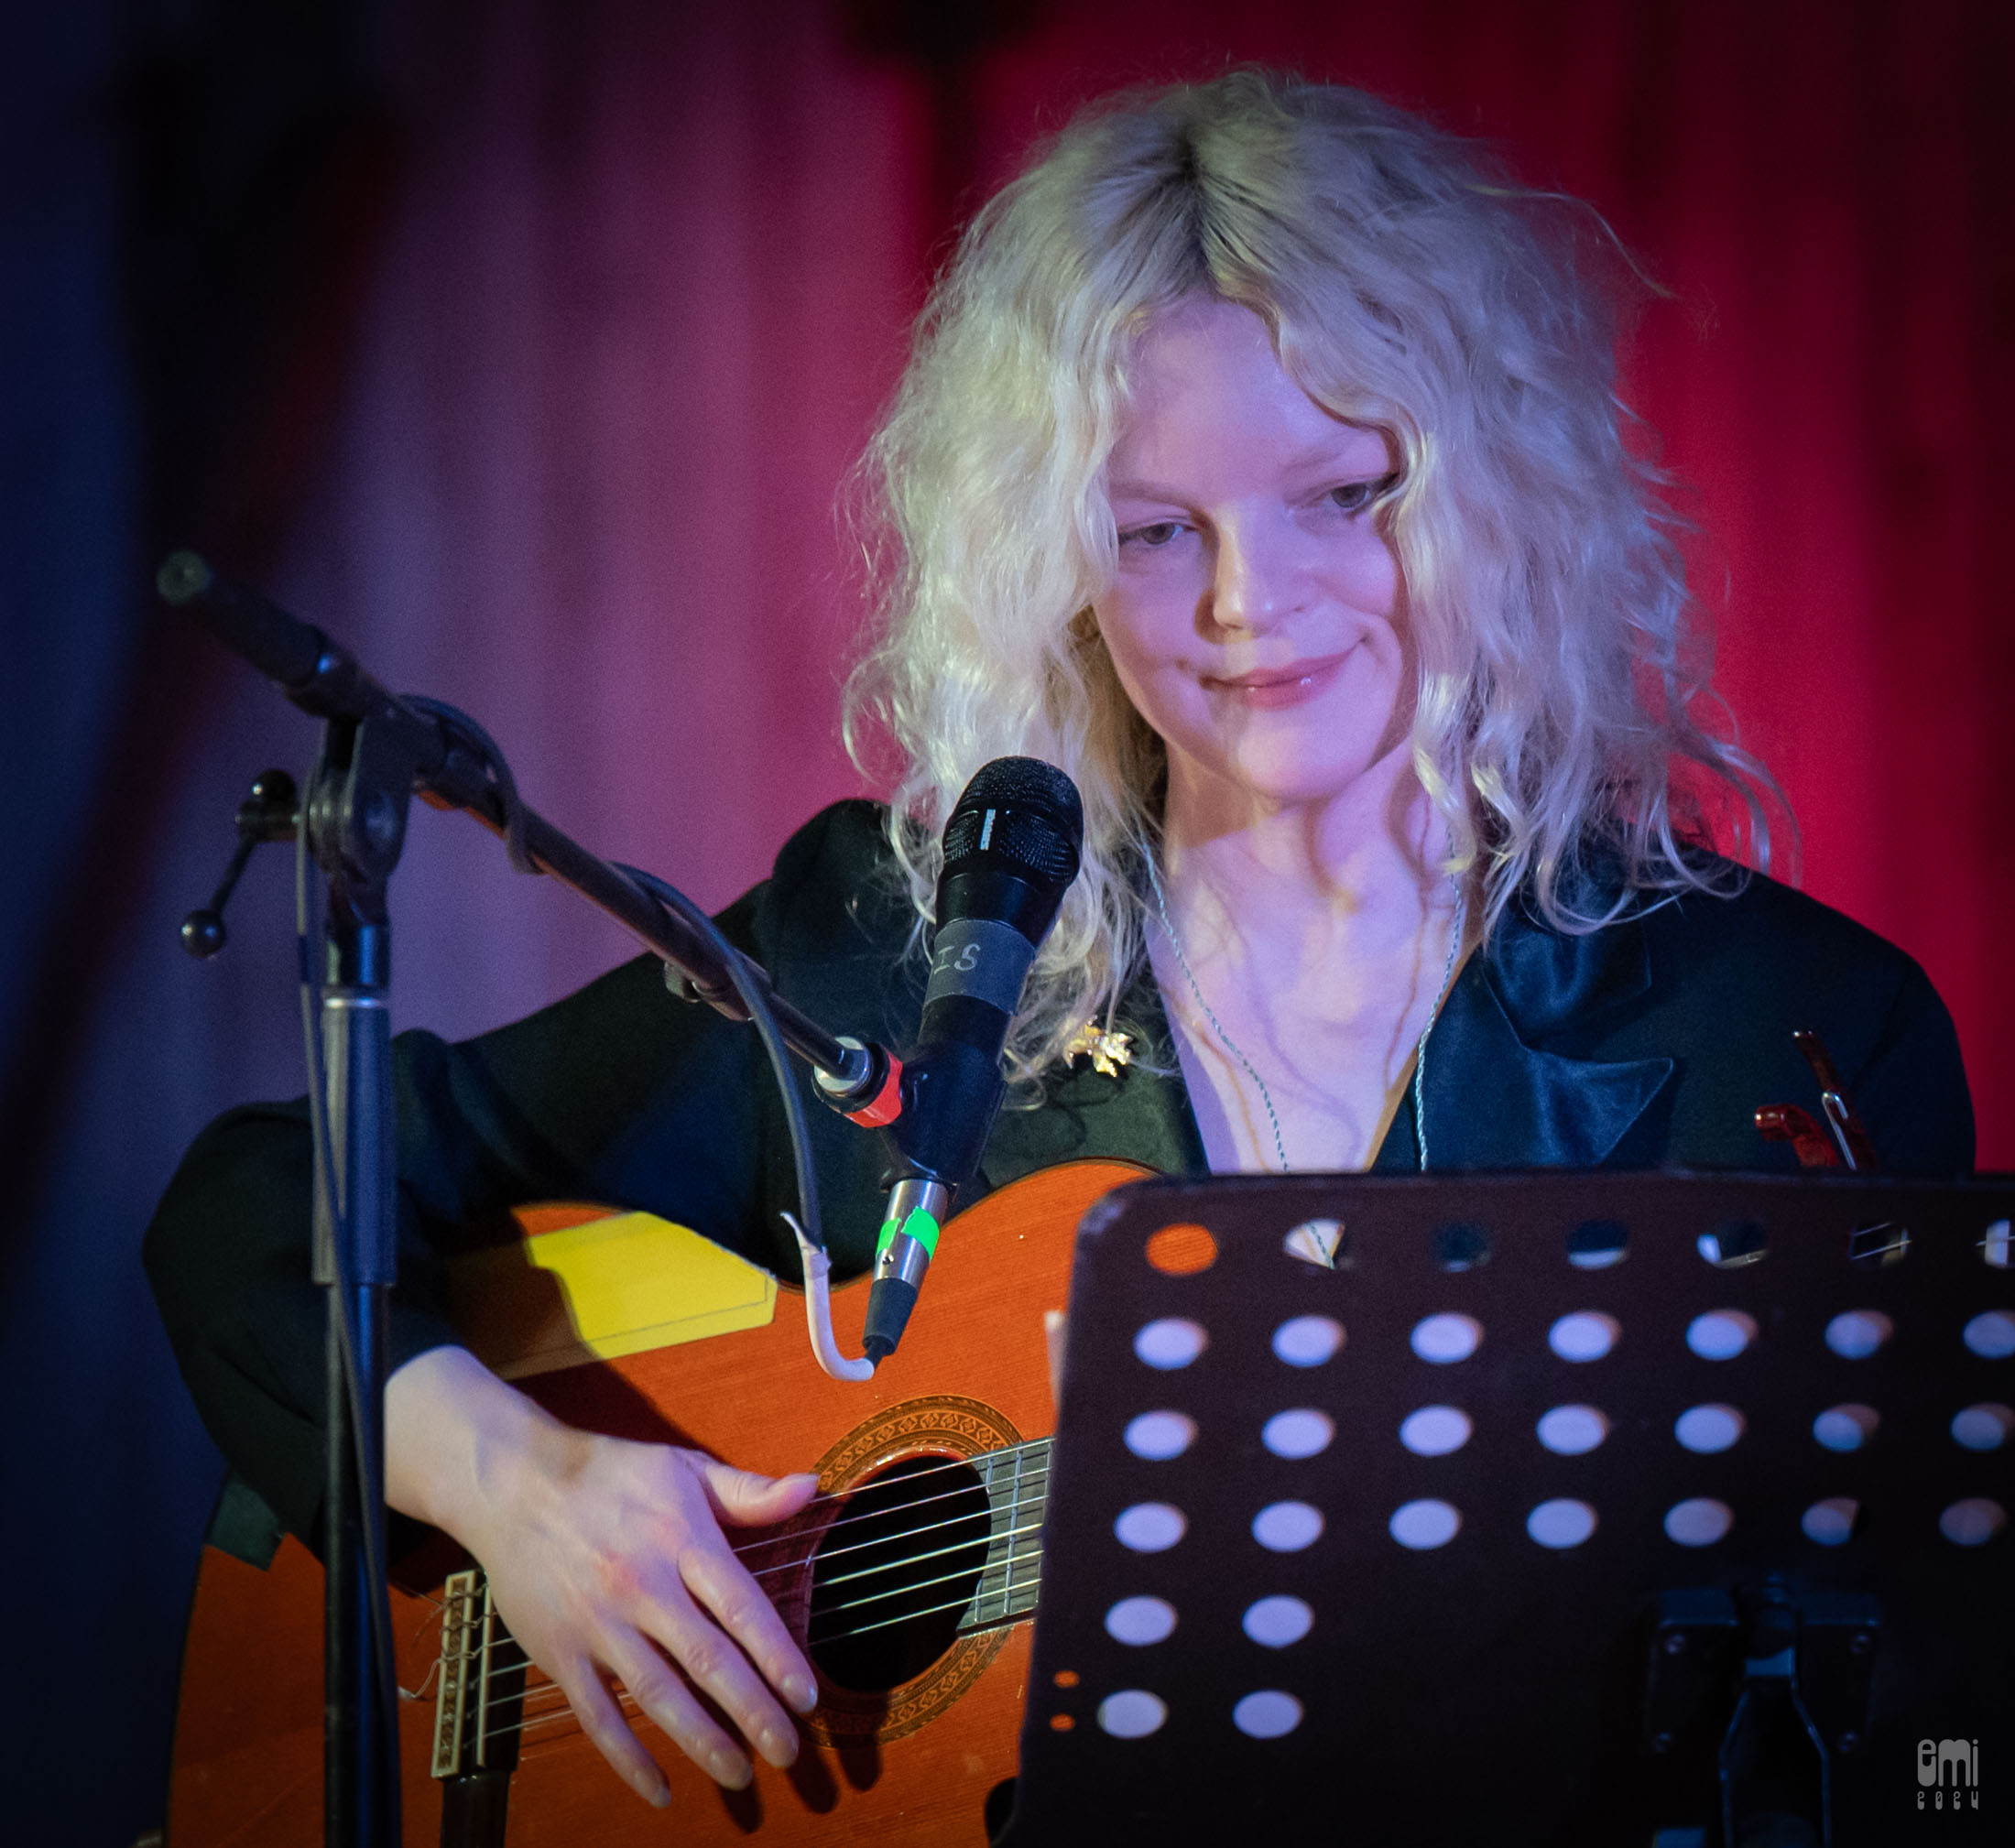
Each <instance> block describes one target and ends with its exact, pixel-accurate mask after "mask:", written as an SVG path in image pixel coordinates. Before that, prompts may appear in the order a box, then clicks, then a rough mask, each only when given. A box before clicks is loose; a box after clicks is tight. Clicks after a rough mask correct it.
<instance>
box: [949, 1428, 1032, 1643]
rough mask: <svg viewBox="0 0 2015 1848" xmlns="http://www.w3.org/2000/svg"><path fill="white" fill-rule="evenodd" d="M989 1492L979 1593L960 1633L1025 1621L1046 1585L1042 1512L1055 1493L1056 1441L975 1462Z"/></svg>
mask: <svg viewBox="0 0 2015 1848" xmlns="http://www.w3.org/2000/svg"><path fill="white" fill-rule="evenodd" d="M970 1461H971V1464H972V1467H973V1469H974V1470H975V1473H977V1474H978V1476H979V1479H980V1481H981V1482H982V1483H983V1484H985V1485H986V1501H987V1506H988V1515H989V1529H988V1536H987V1542H986V1570H985V1571H982V1572H981V1574H980V1580H979V1588H978V1590H977V1591H975V1593H973V1602H972V1603H971V1604H970V1605H968V1606H967V1608H966V1611H965V1614H964V1616H963V1617H961V1618H960V1620H959V1633H960V1634H961V1635H962V1636H963V1635H964V1634H965V1633H967V1632H968V1631H972V1630H984V1629H986V1628H987V1627H989V1626H990V1625H995V1624H1005V1623H1007V1622H1008V1621H1009V1620H1010V1619H1012V1618H1015V1617H1025V1616H1027V1615H1029V1613H1030V1612H1032V1611H1033V1610H1034V1609H1035V1607H1036V1593H1037V1591H1038V1590H1039V1589H1040V1586H1041V1583H1042V1511H1043V1508H1044V1506H1045V1505H1046V1504H1047V1502H1048V1499H1049V1494H1050V1440H1049V1439H1048V1438H1034V1439H1031V1440H1029V1442H1028V1443H1023V1444H1011V1445H1009V1446H1008V1447H1007V1449H1006V1450H998V1451H987V1452H986V1455H984V1456H977V1457H974V1458H972V1459H971V1460H970Z"/></svg>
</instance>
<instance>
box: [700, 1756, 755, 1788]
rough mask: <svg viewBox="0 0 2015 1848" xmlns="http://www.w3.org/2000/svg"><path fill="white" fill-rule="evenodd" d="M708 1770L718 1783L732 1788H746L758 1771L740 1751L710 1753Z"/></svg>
mask: <svg viewBox="0 0 2015 1848" xmlns="http://www.w3.org/2000/svg"><path fill="white" fill-rule="evenodd" d="M707 1770H708V1772H709V1774H710V1775H711V1776H712V1777H713V1781H714V1782H715V1783H716V1784H724V1785H725V1786H726V1787H727V1788H729V1789H730V1790H744V1789H746V1788H748V1781H749V1779H750V1778H751V1777H754V1776H755V1775H756V1773H755V1772H754V1770H753V1769H751V1768H750V1766H749V1762H748V1760H747V1759H746V1758H745V1757H743V1756H742V1755H741V1754H740V1753H739V1752H728V1751H720V1752H714V1753H712V1754H710V1755H709V1756H708V1758H707Z"/></svg>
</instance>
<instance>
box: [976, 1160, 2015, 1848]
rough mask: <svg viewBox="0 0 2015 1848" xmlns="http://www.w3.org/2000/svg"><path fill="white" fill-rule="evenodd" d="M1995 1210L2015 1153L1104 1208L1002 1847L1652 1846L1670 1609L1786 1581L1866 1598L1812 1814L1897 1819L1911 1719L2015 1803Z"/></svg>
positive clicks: (1061, 1446) (1165, 1194) (1280, 1190)
mask: <svg viewBox="0 0 2015 1848" xmlns="http://www.w3.org/2000/svg"><path fill="white" fill-rule="evenodd" d="M2011 1212H2015V1184H2010V1181H2009V1180H2008V1179H2005V1178H2003V1179H1990V1180H1982V1181H1977V1182H1966V1183H1954V1184H1946V1185H1938V1184H1931V1183H1912V1182H1901V1181H1864V1180H1858V1179H1854V1180H1849V1179H1842V1180H1837V1181H1834V1180H1826V1179H1753V1178H1726V1177H1688V1176H1680V1175H1617V1176H1604V1175H1585V1174H1584V1175H1543V1174H1523V1175H1515V1176H1513V1175H1507V1176H1477V1177H1469V1178H1454V1179H1440V1178H1425V1177H1423V1178H1397V1179H1386V1178H1378V1179H1373V1178H1370V1177H1341V1178H1323V1177H1308V1178H1303V1177H1292V1178H1287V1179H1260V1178H1227V1179H1210V1180H1204V1181H1156V1182H1148V1183H1142V1184H1139V1185H1137V1186H1134V1187H1129V1188H1127V1189H1124V1190H1121V1191H1120V1192H1118V1193H1116V1194H1115V1195H1112V1196H1109V1197H1108V1199H1107V1200H1106V1201H1105V1202H1102V1203H1101V1205H1100V1206H1099V1207H1097V1208H1095V1209H1094V1212H1093V1213H1092V1214H1091V1215H1090V1216H1089V1217H1088V1218H1087V1220H1086V1222H1085V1224H1084V1228H1083V1230H1082V1232H1081V1234H1080V1238H1079V1244H1078V1249H1077V1257H1076V1266H1075V1270H1074V1273H1073V1285H1072V1298H1071V1311H1070V1327H1069V1334H1068V1353H1067V1361H1066V1374H1065V1387H1064V1399H1063V1405H1062V1417H1061V1419H1060V1424H1059V1429H1058V1433H1057V1438H1056V1443H1055V1451H1054V1462H1053V1475H1052V1479H1051V1494H1050V1500H1049V1507H1048V1516H1047V1520H1046V1524H1045V1527H1044V1566H1043V1582H1042V1593H1041V1603H1040V1610H1039V1614H1038V1619H1037V1626H1036V1644H1035V1656H1034V1664H1033V1670H1032V1675H1031V1681H1030V1688H1029V1705H1028V1712H1027V1719H1026V1725H1025V1731H1024V1735H1023V1741H1022V1776H1021V1779H1020V1784H1019V1788H1018V1807H1017V1810H1016V1812H1015V1817H1014V1821H1013V1822H1012V1824H1011V1825H1010V1831H1009V1835H1008V1838H1007V1839H1008V1840H1010V1841H1011V1842H1013V1843H1017V1844H1022V1843H1042V1844H1045V1848H1048V1844H1054V1843H1076V1842H1084V1843H1090V1842H1099V1843H1111V1842H1114V1841H1119V1840H1125V1841H1127V1842H1133V1841H1140V1842H1143V1843H1146V1842H1204V1841H1212V1842H1222V1841H1225V1840H1226V1839H1227V1832H1234V1831H1238V1832H1244V1834H1245V1836H1246V1838H1247V1840H1249V1841H1252V1842H1255V1843H1258V1842H1265V1843H1273V1842H1285V1841H1299V1840H1320V1841H1333V1840H1365V1841H1377V1842H1387V1841H1393V1840H1399V1839H1405V1840H1409V1841H1418V1842H1436V1841H1442V1840H1459V1839H1468V1838H1467V1837H1465V1836H1463V1835H1461V1834H1459V1833H1457V1832H1458V1831H1461V1830H1467V1829H1476V1828H1486V1829H1487V1830H1488V1831H1489V1833H1488V1834H1487V1837H1486V1838H1479V1839H1488V1840H1489V1841H1491V1842H1493V1843H1515V1842H1528V1841H1530V1842H1547V1843H1553V1842H1569V1841H1578V1840H1589V1841H1601V1842H1605V1843H1608V1842H1640V1843H1641V1842H1650V1840H1651V1838H1652V1833H1653V1832H1654V1830H1656V1829H1658V1828H1661V1827H1683V1826H1687V1825H1693V1824H1698V1823H1699V1822H1701V1821H1704V1820H1705V1815H1706V1809H1705V1806H1706V1805H1708V1804H1710V1803H1711V1801H1712V1782H1711V1777H1712V1753H1713V1747H1714V1745H1715V1743H1716V1742H1717V1739H1718V1724H1717V1725H1716V1726H1715V1730H1714V1734H1713V1736H1703V1737H1698V1738H1694V1737H1685V1738H1680V1739H1677V1740H1673V1739H1671V1738H1667V1739H1665V1740H1663V1741H1662V1742H1661V1744H1662V1746H1663V1750H1662V1753H1661V1752H1659V1751H1654V1750H1653V1749H1652V1747H1651V1745H1650V1743H1649V1742H1648V1739H1647V1736H1646V1730H1645V1723H1644V1722H1645V1695H1646V1684H1647V1659H1646V1657H1647V1650H1648V1647H1649V1639H1650V1614H1651V1612H1652V1609H1653V1607H1654V1604H1655V1602H1656V1600H1657V1598H1658V1596H1659V1594H1660V1593H1669V1592H1673V1591H1683V1590H1687V1589H1698V1588H1712V1589H1721V1590H1733V1589H1736V1588H1743V1587H1754V1586H1756V1585H1757V1584H1759V1582H1762V1581H1763V1579H1764V1578H1765V1577H1766V1575H1770V1574H1776V1575H1779V1576H1780V1577H1781V1580H1782V1582H1783V1583H1784V1584H1785V1585H1786V1586H1788V1587H1789V1588H1790V1589H1791V1590H1792V1592H1793V1593H1797V1594H1800V1595H1806V1594H1814V1595H1816V1594H1818V1593H1848V1594H1870V1595H1872V1596H1873V1597H1874V1598H1875V1599H1876V1600H1878V1601H1879V1606H1880V1624H1879V1637H1878V1638H1877V1639H1876V1640H1875V1642H1874V1644H1873V1647H1875V1649H1876V1652H1877V1660H1876V1672H1875V1678H1874V1688H1873V1714H1872V1723H1871V1724H1870V1725H1869V1726H1868V1730H1867V1733H1866V1734H1865V1735H1858V1736H1856V1737H1853V1738H1846V1739H1842V1738H1837V1737H1836V1738H1834V1739H1832V1740H1831V1741H1829V1748H1830V1749H1831V1750H1832V1751H1833V1753H1834V1754H1835V1767H1836V1768H1835V1799H1836V1812H1837V1816H1838V1818H1839V1819H1840V1820H1841V1821H1843V1822H1844V1824H1845V1825H1846V1832H1842V1833H1838V1834H1837V1835H1836V1839H1837V1840H1838V1841H1840V1842H1843V1843H1857V1842H1865V1843H1890V1842H1894V1841H1897V1840H1901V1839H1902V1837H1901V1834H1900V1833H1899V1830H1900V1828H1901V1826H1902V1823H1901V1819H1902V1818H1903V1817H1904V1816H1905V1815H1906V1813H1908V1814H1909V1815H1910V1818H1911V1821H1912V1823H1914V1822H1915V1821H1916V1817H1915V1811H1916V1808H1917V1796H1918V1792H1919V1788H1920V1786H1919V1784H1918V1781H1917V1745H1918V1741H1919V1740H1920V1738H1923V1737H1929V1738H1931V1739H1933V1740H1934V1741H1935V1740H1938V1739H1941V1738H1948V1737H1964V1738H1966V1739H1967V1740H1972V1741H1977V1743H1978V1748H1979V1752H1978V1757H1979V1762H1980V1764H1981V1765H1982V1766H1983V1767H1985V1768H1984V1769H1983V1776H1986V1775H1987V1773H1988V1772H1989V1771H1992V1770H1993V1767H1995V1766H2000V1767H2005V1769H2003V1770H2002V1771H2000V1772H1999V1773H1997V1774H1996V1776H1995V1782H1997V1783H2000V1784H2001V1788H2002V1789H2003V1791H2005V1792H2006V1795H2005V1796H2003V1797H2002V1798H2001V1799H2000V1801H2001V1803H2002V1806H2003V1808H2004V1810H2005V1811H2006V1813H2005V1814H2004V1816H2003V1818H2002V1821H2001V1825H2000V1826H2002V1827H2003V1828H2004V1829H2005V1828H2006V1827H2008V1826H2009V1821H2010V1818H2011V1817H2015V1723H2011V1720H2015V1695H2011V1693H2010V1686H2011V1681H2010V1664H2011V1662H2015V1537H2011V1536H2010V1533H2009V1532H2008V1531H2007V1530H2006V1527H2005V1519H2006V1516H2007V1515H2008V1514H2010V1513H2015V1471H2011V1470H2010V1456H2011V1455H2015V1411H2011V1410H2010V1407H2011V1406H2015V1355H2011V1354H2010V1353H2009V1352H2008V1350H2009V1349H2010V1348H2011V1347H2015V1273H2011V1272H2010V1269H2009V1268H2008V1255H2009V1247H2008V1239H2007V1230H2006V1222H2007V1221H2008V1220H2009V1218H2010V1214H2011ZM1997 1226H1999V1230H1998V1231H1997V1230H1996V1228H1997ZM1199 1227H1201V1228H1203V1231H1202V1232H1198V1231H1197V1230H1196V1228H1199ZM1297 1228H1300V1230H1299V1231H1297ZM1204 1234H1208V1237H1207V1238H1206V1237H1205V1236H1204ZM1333 1239H1334V1242H1335V1243H1336V1244H1337V1245H1338V1246H1339V1248H1338V1249H1337V1250H1336V1252H1335V1254H1334V1256H1335V1263H1334V1267H1328V1266H1324V1265H1323V1264H1321V1263H1319V1262H1312V1261H1311V1258H1312V1256H1313V1257H1320V1256H1321V1255H1322V1253H1323V1248H1324V1246H1325V1245H1328V1244H1329V1243H1331V1242H1332V1240H1333ZM1150 1241H1153V1242H1154V1243H1153V1244H1152V1245H1150ZM1213 1246H1214V1251H1215V1256H1214V1258H1212V1259H1210V1261H1208V1262H1207V1263H1204V1264H1203V1265H1202V1266H1201V1267H1198V1266H1199V1260H1200V1258H1204V1257H1207V1256H1208V1254H1209V1252H1210V1250H1211V1248H1212V1247H1213ZM1850 1247H1852V1248H1857V1249H1858V1250H1860V1251H1861V1252H1862V1253H1863V1256H1862V1257H1861V1258H1860V1259H1859V1261H1857V1260H1856V1259H1855V1258H1853V1257H1852V1256H1850ZM1155 1259H1159V1260H1160V1263H1161V1265H1162V1266H1164V1267H1160V1268H1158V1267H1157V1264H1156V1262H1155V1261H1154V1260H1155ZM1465 1350H1466V1352H1465ZM1955 1419H1957V1420H1959V1424H1958V1427H1957V1429H1959V1431H1960V1432H1961V1433H1962V1434H1963V1435H1964V1437H1965V1441H1961V1440H1960V1438H1959V1437H1956V1436H1955ZM1815 1428H1817V1429H1818V1430H1819V1431H1820V1432H1821V1433H1823V1434H1824V1441H1823V1440H1822V1437H1821V1436H1818V1435H1815ZM1542 1432H1543V1434H1544V1435H1543V1436H1542ZM1402 1434H1403V1435H1402ZM1550 1444H1551V1445H1552V1448H1549V1445H1550ZM1997 1444H1998V1445H1999V1447H1998V1448H1997V1447H1992V1446H1994V1445H1997ZM1829 1445H1832V1446H1835V1447H1829ZM1843 1445H1853V1446H1855V1447H1852V1448H1843V1447H1840V1446H1843ZM1969 1445H1971V1446H1982V1447H1977V1448H1976V1447H1969ZM1690 1446H1691V1447H1690ZM1997 1516H1999V1518H2000V1520H2001V1521H2002V1522H2003V1523H2004V1525H2002V1526H2001V1527H1999V1530H1997ZM1723 1526H1725V1528H1726V1530H1725V1531H1721V1532H1718V1533H1717V1528H1718V1527H1723ZM1857 1647H1859V1645H1857ZM1724 1717H1725V1716H1724ZM1832 1723H1835V1725H1837V1726H1839V1727H1840V1728H1841V1729H1842V1730H1843V1731H1846V1730H1851V1729H1850V1728H1849V1727H1848V1726H1847V1723H1846V1722H1843V1721H1841V1720H1840V1719H1839V1718H1838V1715H1837V1714H1835V1716H1834V1717H1833V1721H1832ZM1704 1777H1705V1779H1706V1780H1707V1781H1706V1783H1705V1787H1704V1785H1703V1778H1704ZM2004 1778H2005V1782H2003V1781H2002V1780H2003V1779H2004ZM1990 1794H1991V1793H1990ZM1949 1820H1950V1821H1951V1822H1952V1823H1953V1825H1954V1826H1956V1825H1957V1823H1958V1821H1960V1819H1958V1818H1956V1817H1955V1818H1952V1819H1949ZM1394 1831H1404V1834H1403V1835H1400V1834H1396V1833H1394ZM1944 1833H1945V1836H1947V1837H1949V1838H1950V1839H1954V1840H1957V1839H1962V1838H1961V1837H1960V1836H1958V1835H1957V1834H1955V1832H1954V1828H1953V1827H1948V1828H1947V1829H1946V1830H1945V1832H1944ZM1233 1839H1235V1838H1233Z"/></svg>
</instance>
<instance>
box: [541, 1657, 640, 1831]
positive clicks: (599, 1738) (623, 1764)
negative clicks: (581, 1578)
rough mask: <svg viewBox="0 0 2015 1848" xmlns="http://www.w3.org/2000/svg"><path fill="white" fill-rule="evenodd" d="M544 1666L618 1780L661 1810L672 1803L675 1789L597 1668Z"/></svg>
mask: <svg viewBox="0 0 2015 1848" xmlns="http://www.w3.org/2000/svg"><path fill="white" fill-rule="evenodd" d="M541 1666H543V1667H544V1668H545V1669H546V1672H547V1673H548V1674H550V1676H551V1677H552V1678H553V1680H554V1681H555V1683H557V1684H558V1686H559V1689H560V1691H561V1693H562V1694H564V1695H565V1696H566V1697H567V1704H568V1706H570V1707H571V1708H572V1710H573V1716H574V1718H575V1719H576V1720H578V1721H580V1723H581V1730H582V1731H583V1733H585V1734H587V1735H588V1738H589V1739H590V1741H591V1742H592V1743H593V1744H594V1749H595V1750H596V1751H597V1752H599V1753H601V1755H602V1756H604V1757H605V1758H606V1759H607V1760H608V1761H609V1763H610V1764H611V1765H612V1766H615V1774H616V1776H617V1777H621V1778H622V1780H623V1781H624V1782H625V1783H626V1784H627V1785H628V1786H629V1787H630V1788H631V1789H633V1790H634V1791H636V1792H637V1795H638V1796H639V1797H641V1798H642V1799H644V1800H645V1802H647V1803H649V1804H652V1805H654V1806H655V1807H656V1808H658V1809H660V1810H662V1809H663V1808H664V1807H665V1805H666V1804H668V1803H670V1801H671V1786H670V1785H669V1784H668V1783H666V1782H665V1774H664V1773H663V1772H662V1771H660V1770H659V1768H658V1765H657V1761H656V1760H655V1759H653V1758H652V1757H651V1756H650V1754H649V1753H648V1752H647V1751H645V1749H644V1747H643V1745H642V1744H641V1742H640V1741H639V1740H638V1739H637V1734H634V1733H633V1732H631V1731H630V1729H629V1722H628V1721H626V1719H624V1717H623V1710H622V1709H621V1708H620V1707H618V1706H617V1705H616V1704H615V1699H614V1697H612V1696H611V1694H610V1693H609V1690H608V1689H607V1688H606V1687H605V1686H604V1685H603V1682H602V1678H601V1676H600V1675H598V1674H597V1673H596V1672H595V1669H594V1664H593V1663H592V1662H588V1661H585V1660H574V1661H571V1662H567V1663H564V1664H552V1663H548V1664H542V1665H541Z"/></svg>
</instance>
